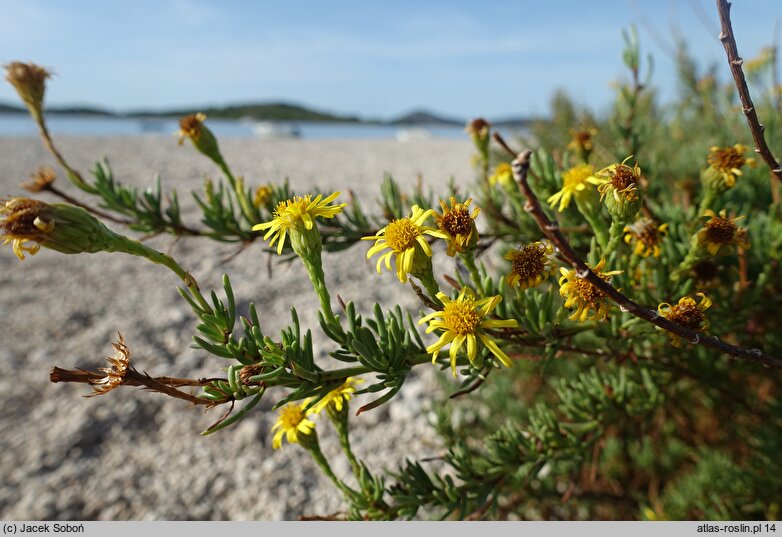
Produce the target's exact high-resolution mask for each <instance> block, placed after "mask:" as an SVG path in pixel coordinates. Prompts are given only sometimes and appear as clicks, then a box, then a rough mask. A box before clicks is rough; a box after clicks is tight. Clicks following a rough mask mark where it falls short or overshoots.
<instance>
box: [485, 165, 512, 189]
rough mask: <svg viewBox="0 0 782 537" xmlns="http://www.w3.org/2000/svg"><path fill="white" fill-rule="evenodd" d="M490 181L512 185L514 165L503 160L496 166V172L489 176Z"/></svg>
mask: <svg viewBox="0 0 782 537" xmlns="http://www.w3.org/2000/svg"><path fill="white" fill-rule="evenodd" d="M489 183H490V184H492V185H496V184H497V183H500V184H501V185H512V184H513V167H512V166H511V165H510V164H508V163H507V162H501V163H499V164H497V167H496V168H494V173H493V174H492V175H490V176H489Z"/></svg>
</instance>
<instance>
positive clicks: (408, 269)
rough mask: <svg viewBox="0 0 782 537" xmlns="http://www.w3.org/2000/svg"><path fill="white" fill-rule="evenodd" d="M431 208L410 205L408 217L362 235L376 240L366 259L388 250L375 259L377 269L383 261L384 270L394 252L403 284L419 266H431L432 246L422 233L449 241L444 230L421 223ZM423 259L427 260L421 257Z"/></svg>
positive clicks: (364, 238) (398, 275) (387, 266)
mask: <svg viewBox="0 0 782 537" xmlns="http://www.w3.org/2000/svg"><path fill="white" fill-rule="evenodd" d="M433 212H434V211H433V210H432V209H427V210H423V209H421V208H420V207H419V206H418V205H413V208H412V214H411V215H410V216H409V217H403V218H399V219H397V220H393V221H391V222H390V223H389V224H388V225H387V226H386V227H384V228H383V229H381V230H380V231H378V232H377V233H376V234H375V235H373V236H371V237H362V238H361V239H362V240H372V241H375V244H374V246H372V247H371V248H370V249H369V251H368V252H367V259H369V258H370V257H372V256H373V255H375V254H376V253H378V252H380V251H381V250H385V249H386V248H388V249H389V250H390V251H389V252H386V253H384V254H383V255H381V256H380V257H379V258H378V260H377V272H378V273H380V272H381V270H380V266H381V265H382V264H383V262H385V265H386V269H388V270H391V258H392V257H393V256H394V255H396V258H395V265H396V275H397V277H398V278H399V281H400V282H402V283H405V282H406V281H407V275H408V274H413V275H416V274H417V273H418V272H419V271H420V270H421V265H422V264H426V263H428V266H429V267H431V259H429V258H431V257H432V249H431V248H430V247H429V243H427V242H426V237H425V236H424V235H431V236H432V237H439V238H441V239H445V240H448V239H449V238H450V237H449V235H448V234H447V233H445V232H444V231H440V230H438V229H435V228H433V227H431V226H425V225H424V222H426V220H427V219H428V218H429V217H430V216H431V215H432V213H433ZM423 258H426V259H423Z"/></svg>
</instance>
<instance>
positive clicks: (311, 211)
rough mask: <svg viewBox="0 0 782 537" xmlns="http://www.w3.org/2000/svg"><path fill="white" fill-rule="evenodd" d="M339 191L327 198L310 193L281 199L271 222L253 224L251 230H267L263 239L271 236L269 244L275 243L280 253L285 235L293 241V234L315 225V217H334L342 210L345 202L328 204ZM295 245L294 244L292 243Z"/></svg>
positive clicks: (310, 228)
mask: <svg viewBox="0 0 782 537" xmlns="http://www.w3.org/2000/svg"><path fill="white" fill-rule="evenodd" d="M337 196H339V192H334V193H333V194H331V195H330V196H329V197H327V198H323V195H322V194H318V195H317V196H316V197H315V199H314V200H313V199H312V196H311V195H310V194H307V195H306V196H303V197H302V196H296V197H294V198H292V199H289V200H285V201H281V202H280V203H278V204H277V208H276V209H275V210H274V218H273V219H272V220H271V222H264V223H262V224H256V225H254V226H253V231H263V230H268V231H267V232H266V235H264V236H263V238H264V240H266V239H268V238H269V237H271V241H269V246H274V243H275V242H276V243H277V253H278V254H282V249H283V247H284V246H285V237H286V236H287V235H288V234H289V233H290V234H291V241H292V242H293V241H294V234H295V233H300V232H302V231H304V230H308V231H309V230H312V229H313V228H314V226H315V218H316V217H319V216H320V217H322V218H334V217H335V216H336V215H338V214H339V213H340V212H341V211H342V207H344V206H345V205H347V203H341V204H339V205H329V203H331V202H332V201H334V200H335V199H336V198H337ZM318 238H319V237H318ZM294 246H295V245H294Z"/></svg>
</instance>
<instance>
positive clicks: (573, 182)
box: [546, 164, 602, 212]
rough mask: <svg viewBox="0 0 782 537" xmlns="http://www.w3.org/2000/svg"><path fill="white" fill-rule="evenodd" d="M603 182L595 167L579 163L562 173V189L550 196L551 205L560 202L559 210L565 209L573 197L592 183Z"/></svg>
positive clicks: (584, 190)
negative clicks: (598, 176) (597, 175)
mask: <svg viewBox="0 0 782 537" xmlns="http://www.w3.org/2000/svg"><path fill="white" fill-rule="evenodd" d="M599 184H602V182H601V181H600V179H598V178H597V177H596V176H595V169H594V168H593V167H592V166H591V165H589V164H579V165H577V166H574V167H572V168H570V169H569V170H567V171H565V172H564V173H563V174H562V189H561V190H559V191H558V192H556V193H555V194H553V195H552V196H550V197H549V198H548V200H546V201H548V203H549V204H550V205H551V207H555V206H556V205H557V204H559V208H558V210H559V212H562V211H564V210H565V209H567V208H568V206H569V205H570V200H571V199H572V198H573V197H578V196H580V195H581V194H582V193H584V192H586V191H587V189H589V188H591V186H590V185H599Z"/></svg>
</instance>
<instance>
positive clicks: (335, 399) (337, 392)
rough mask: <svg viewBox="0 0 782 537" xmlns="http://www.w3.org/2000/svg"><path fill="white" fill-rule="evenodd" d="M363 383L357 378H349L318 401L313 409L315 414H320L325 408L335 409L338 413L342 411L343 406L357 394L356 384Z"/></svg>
mask: <svg viewBox="0 0 782 537" xmlns="http://www.w3.org/2000/svg"><path fill="white" fill-rule="evenodd" d="M361 382H363V381H362V380H361V379H359V378H356V377H348V378H346V379H345V382H343V383H342V384H340V385H339V386H337V387H336V388H334V389H333V390H331V391H330V392H329V393H327V394H326V396H325V397H324V398H323V399H321V400H320V401H318V402H317V403H316V404H315V406H314V407H313V408H312V410H313V412H315V413H320V412H321V411H322V410H323V409H324V408H327V407H333V408H334V409H335V410H337V411H338V412H341V411H342V408H343V406H344V405H345V404H346V403H347V402H348V401H350V400H351V399H352V398H353V394H354V393H356V388H355V386H356V384H359V383H361Z"/></svg>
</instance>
